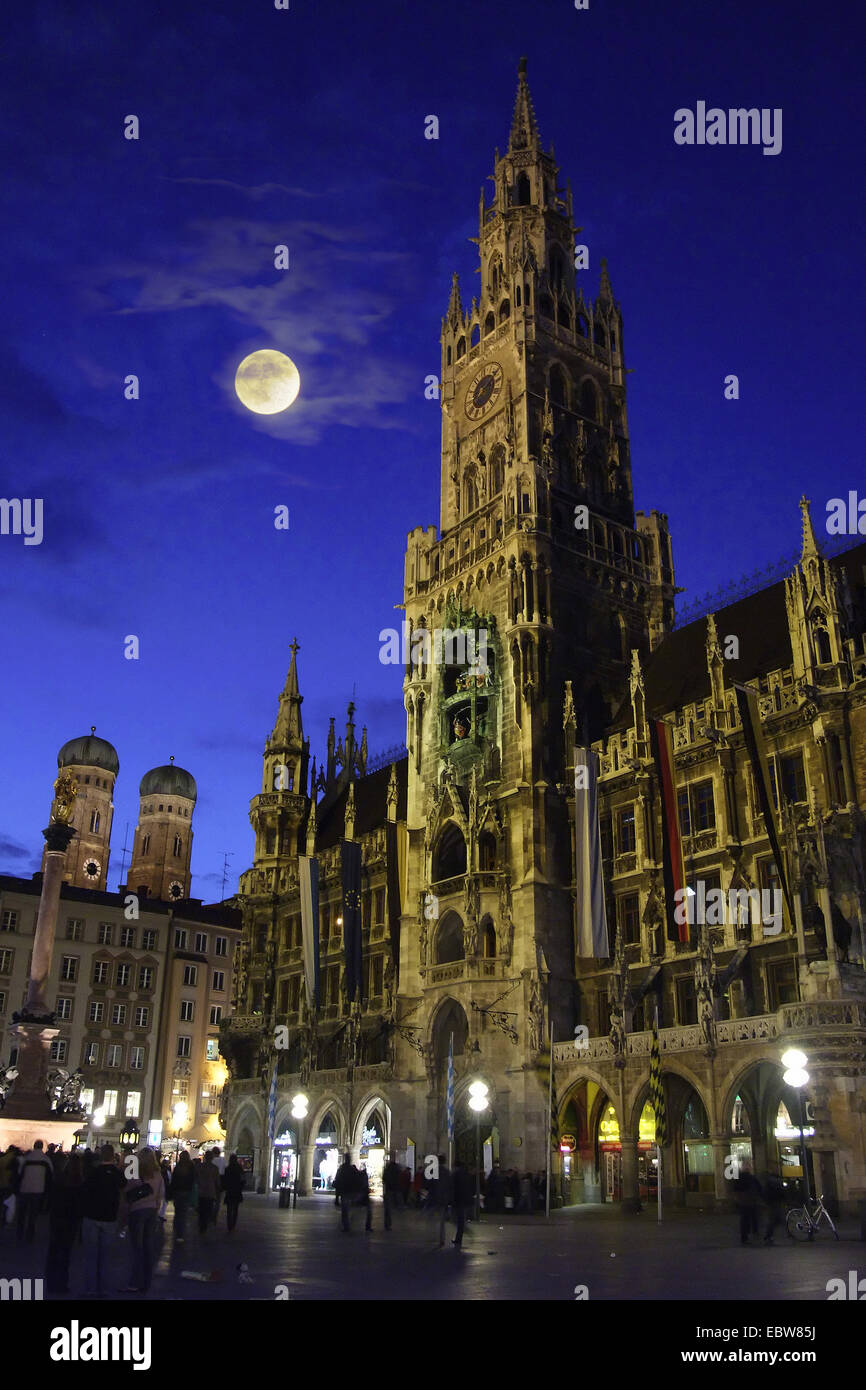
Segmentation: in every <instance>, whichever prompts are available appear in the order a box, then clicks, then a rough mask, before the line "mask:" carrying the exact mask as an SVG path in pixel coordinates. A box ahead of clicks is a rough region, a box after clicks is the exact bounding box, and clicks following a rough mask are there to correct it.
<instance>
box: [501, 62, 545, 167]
mask: <svg viewBox="0 0 866 1390" xmlns="http://www.w3.org/2000/svg"><path fill="white" fill-rule="evenodd" d="M538 143H539V137H538V125H537V123H536V120H535V111H534V110H533V106H532V97H531V96H530V94H529V86H528V83H527V81H526V59H525V58H521V60H520V65H519V67H518V69H517V96H516V98H515V101H514V115H513V116H512V118H511V134H510V135H509V137H508V153H509V154H513V153H514V151H515V150H525V149H530V148H533V147H535V146H536V145H538Z"/></svg>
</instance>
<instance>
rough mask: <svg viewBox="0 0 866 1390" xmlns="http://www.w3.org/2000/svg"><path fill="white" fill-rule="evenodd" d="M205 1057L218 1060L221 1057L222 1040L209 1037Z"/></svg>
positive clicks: (210, 1060)
mask: <svg viewBox="0 0 866 1390" xmlns="http://www.w3.org/2000/svg"><path fill="white" fill-rule="evenodd" d="M205 1057H206V1058H207V1060H208V1061H209V1062H218V1061H219V1059H220V1040H219V1038H208V1040H207V1048H206V1051H205Z"/></svg>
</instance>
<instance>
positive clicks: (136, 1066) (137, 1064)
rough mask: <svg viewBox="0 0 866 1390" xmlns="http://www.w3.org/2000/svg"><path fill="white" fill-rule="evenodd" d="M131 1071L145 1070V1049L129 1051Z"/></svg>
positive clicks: (133, 1048) (138, 1048)
mask: <svg viewBox="0 0 866 1390" xmlns="http://www.w3.org/2000/svg"><path fill="white" fill-rule="evenodd" d="M129 1069H130V1071H143V1070H144V1048H143V1047H131V1048H130V1049H129Z"/></svg>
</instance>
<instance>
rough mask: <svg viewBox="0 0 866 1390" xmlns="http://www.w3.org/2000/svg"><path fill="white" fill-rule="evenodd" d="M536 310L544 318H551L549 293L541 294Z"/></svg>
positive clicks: (551, 308) (551, 302)
mask: <svg viewBox="0 0 866 1390" xmlns="http://www.w3.org/2000/svg"><path fill="white" fill-rule="evenodd" d="M538 311H539V313H540V314H543V315H544V317H545V318H546V319H552V318H553V300H552V299H551V297H550V295H549V294H543V295H542V296H541V298H540V299H539V301H538Z"/></svg>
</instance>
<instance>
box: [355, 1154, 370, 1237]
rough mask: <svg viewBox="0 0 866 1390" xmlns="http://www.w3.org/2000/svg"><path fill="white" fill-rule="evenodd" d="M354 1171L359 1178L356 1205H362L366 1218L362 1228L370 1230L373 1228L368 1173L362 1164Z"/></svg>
mask: <svg viewBox="0 0 866 1390" xmlns="http://www.w3.org/2000/svg"><path fill="white" fill-rule="evenodd" d="M356 1171H357V1173H358V1179H359V1182H358V1206H359V1207H363V1208H364V1210H365V1212H366V1213H367V1219H366V1221H365V1222H364V1230H365V1231H372V1229H373V1203H372V1202H371V1201H370V1174H369V1173H368V1172H367V1169H366V1168H365V1167H364V1166H363V1165H362V1166H361V1168H360V1169H358V1170H356Z"/></svg>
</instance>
